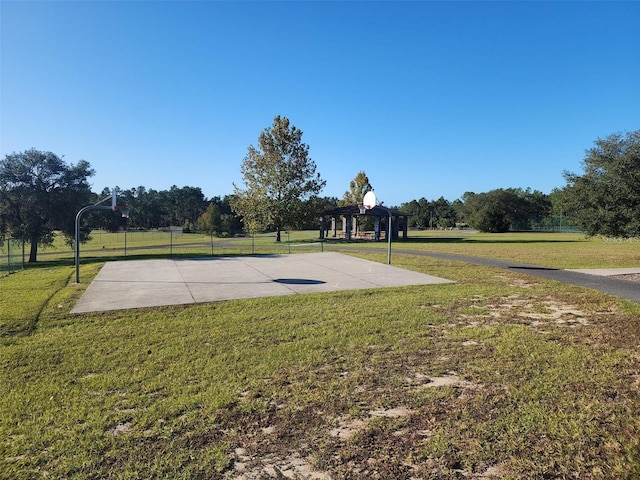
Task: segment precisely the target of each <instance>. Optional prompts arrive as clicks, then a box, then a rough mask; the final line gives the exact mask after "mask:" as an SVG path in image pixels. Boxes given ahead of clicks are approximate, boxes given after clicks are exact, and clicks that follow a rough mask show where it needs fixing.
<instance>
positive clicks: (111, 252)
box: [0, 230, 640, 268]
mask: <svg viewBox="0 0 640 480" xmlns="http://www.w3.org/2000/svg"><path fill="white" fill-rule="evenodd" d="M326 240H327V241H326V242H325V244H324V245H321V244H320V243H319V239H318V232H317V231H315V230H310V231H291V232H285V233H283V234H282V242H281V243H280V244H277V243H276V242H275V234H274V233H269V234H260V235H256V236H254V237H241V238H216V237H213V238H211V237H209V236H208V235H202V234H175V233H174V234H169V233H168V232H161V231H145V232H137V231H132V232H128V233H127V234H126V238H125V234H124V232H118V233H106V232H100V231H95V232H93V233H92V240H91V241H90V242H88V243H86V244H82V245H81V248H80V256H81V259H83V260H86V259H102V258H105V259H107V258H111V259H118V260H121V259H124V258H128V257H131V258H135V257H140V256H149V255H152V256H171V255H180V256H185V255H187V256H188V255H194V256H201V255H211V254H213V255H233V254H237V255H246V254H251V253H256V254H275V253H280V254H284V253H299V252H305V251H315V252H317V251H321V250H322V249H324V248H327V249H334V250H335V249H338V248H340V247H344V246H354V245H356V246H357V247H358V248H365V249H374V250H375V249H384V250H385V251H386V248H387V245H386V242H385V241H384V240H383V241H381V242H372V241H367V242H353V243H348V242H344V241H341V240H336V239H332V238H330V237H329V238H327V239H326ZM408 250H417V251H432V252H446V253H457V254H461V255H471V256H480V257H487V258H498V259H503V260H512V261H517V262H521V263H531V264H539V265H542V266H548V267H554V268H608V267H636V266H640V239H636V238H633V239H604V238H599V237H593V238H586V237H585V236H584V235H582V234H578V233H505V234H483V233H477V232H475V231H465V230H450V231H449V230H443V231H428V230H424V231H410V232H409V238H408V240H400V241H397V242H393V244H392V252H393V251H398V252H400V251H408ZM25 251H26V254H27V255H28V252H29V248H28V245H27V246H26V249H25ZM3 253H4V254H5V255H6V252H0V258H2V254H3ZM13 253H14V254H15V253H16V252H15V249H14V252H13ZM38 258H39V260H41V261H58V260H73V249H72V248H71V247H70V246H68V245H66V244H65V243H64V240H63V238H62V237H61V236H60V237H57V238H56V242H55V244H54V246H53V247H49V248H45V249H40V253H39V256H38ZM0 263H1V262H0ZM5 263H6V261H5Z"/></svg>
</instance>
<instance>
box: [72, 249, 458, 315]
mask: <svg viewBox="0 0 640 480" xmlns="http://www.w3.org/2000/svg"><path fill="white" fill-rule="evenodd" d="M439 283H451V281H450V280H445V279H443V278H438V277H434V276H431V275H426V274H423V273H418V272H413V271H411V270H405V269H402V268H398V267H394V266H392V265H385V264H381V263H377V262H371V261H368V260H363V259H360V258H355V257H351V256H348V255H343V254H341V253H336V252H324V253H305V254H294V255H261V256H240V257H215V258H202V259H190V260H182V259H180V260H166V259H163V260H137V261H130V260H129V261H117V262H108V263H106V264H105V265H104V267H102V269H101V270H100V272H99V273H98V275H97V276H96V278H95V279H94V280H93V281H92V282H91V284H90V285H89V287H88V288H87V290H86V291H85V293H84V295H83V296H82V297H81V298H80V300H79V301H78V303H77V304H76V306H75V307H74V308H73V310H72V313H82V312H94V311H104V310H119V309H125V308H139V307H155V306H161V305H180V304H189V303H203V302H215V301H220V300H230V299H235V298H253V297H267V296H276V295H292V294H297V293H311V292H330V291H336V290H357V289H363V288H379V287H397V286H405V285H431V284H439Z"/></svg>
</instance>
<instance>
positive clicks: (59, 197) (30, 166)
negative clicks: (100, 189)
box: [0, 149, 94, 262]
mask: <svg viewBox="0 0 640 480" xmlns="http://www.w3.org/2000/svg"><path fill="white" fill-rule="evenodd" d="M93 173H94V172H93V170H92V169H91V167H90V165H89V163H88V162H86V161H84V160H81V161H79V162H78V163H77V164H76V165H68V164H66V163H65V162H64V161H63V160H62V159H61V158H60V157H58V156H57V155H55V154H54V153H51V152H41V151H38V150H35V149H31V150H27V151H24V152H20V153H12V154H10V155H6V156H5V158H4V159H3V160H1V161H0V225H2V230H3V232H5V234H8V235H10V236H12V237H13V238H25V239H28V240H29V241H30V243H31V252H30V254H29V262H36V261H37V253H38V245H49V244H51V242H52V241H53V231H54V230H61V231H62V232H64V233H65V234H66V235H68V236H69V237H73V236H74V232H75V216H76V213H77V212H78V211H79V210H80V209H81V208H82V207H83V206H85V205H86V204H87V203H88V202H89V200H90V199H91V198H92V194H91V190H90V187H89V183H88V177H90V176H92V175H93Z"/></svg>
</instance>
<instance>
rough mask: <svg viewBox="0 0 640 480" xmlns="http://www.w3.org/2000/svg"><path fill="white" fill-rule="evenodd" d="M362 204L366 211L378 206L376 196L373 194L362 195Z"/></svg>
mask: <svg viewBox="0 0 640 480" xmlns="http://www.w3.org/2000/svg"><path fill="white" fill-rule="evenodd" d="M362 204H363V205H364V206H365V208H366V209H367V210H370V209H372V208H373V207H375V206H376V205H377V204H378V199H377V198H376V194H375V193H373V192H367V193H365V194H364V199H363V200H362Z"/></svg>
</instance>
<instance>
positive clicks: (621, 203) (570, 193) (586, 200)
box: [562, 130, 640, 237]
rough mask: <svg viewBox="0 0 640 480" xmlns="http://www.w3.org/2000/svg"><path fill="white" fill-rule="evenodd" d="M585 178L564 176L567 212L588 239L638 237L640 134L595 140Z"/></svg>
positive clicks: (586, 158) (639, 214) (626, 134)
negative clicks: (598, 236) (598, 237)
mask: <svg viewBox="0 0 640 480" xmlns="http://www.w3.org/2000/svg"><path fill="white" fill-rule="evenodd" d="M582 165H583V168H584V174H583V175H578V174H576V173H571V172H565V173H564V176H565V179H566V180H567V186H566V187H565V188H564V191H563V195H562V200H563V204H564V207H565V209H566V211H567V212H568V213H569V214H570V215H571V216H572V218H573V220H574V221H576V223H577V224H578V226H579V227H580V228H581V229H582V230H583V231H584V232H585V233H586V234H588V235H604V236H610V237H636V236H640V130H636V131H634V132H631V133H625V134H622V133H616V134H613V135H609V136H608V137H606V138H601V139H598V140H596V142H595V146H594V147H593V148H591V149H589V150H587V152H586V156H585V158H584V160H583V162H582Z"/></svg>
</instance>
